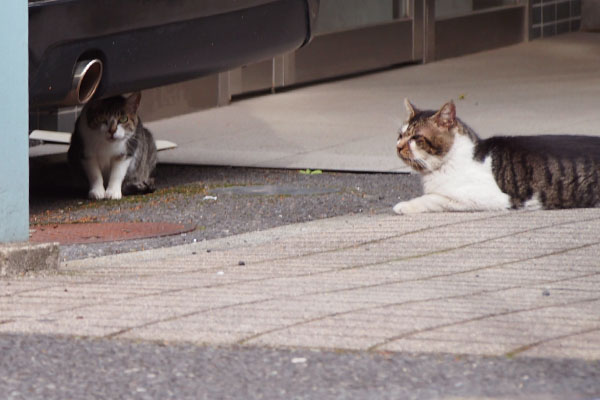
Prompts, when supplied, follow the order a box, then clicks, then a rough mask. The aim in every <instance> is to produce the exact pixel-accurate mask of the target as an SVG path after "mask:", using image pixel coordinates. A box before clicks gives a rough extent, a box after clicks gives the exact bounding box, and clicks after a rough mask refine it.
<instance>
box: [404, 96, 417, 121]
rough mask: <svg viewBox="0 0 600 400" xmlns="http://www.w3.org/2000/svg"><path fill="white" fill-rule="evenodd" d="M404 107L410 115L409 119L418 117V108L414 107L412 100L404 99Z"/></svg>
mask: <svg viewBox="0 0 600 400" xmlns="http://www.w3.org/2000/svg"><path fill="white" fill-rule="evenodd" d="M404 107H406V113H407V114H408V119H412V117H414V116H415V115H417V108H416V107H415V106H413V105H412V103H411V102H410V100H408V99H407V98H405V99H404Z"/></svg>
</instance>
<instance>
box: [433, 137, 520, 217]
mask: <svg viewBox="0 0 600 400" xmlns="http://www.w3.org/2000/svg"><path fill="white" fill-rule="evenodd" d="M473 150H474V144H473V142H472V141H471V140H469V138H467V137H465V136H463V135H456V137H455V141H454V144H453V146H452V149H451V150H450V152H449V153H448V154H447V155H446V158H445V160H444V163H443V164H442V165H441V166H440V167H439V168H438V169H437V170H436V171H434V172H432V173H430V174H428V175H425V176H424V177H423V189H424V192H425V193H437V194H439V195H442V196H445V197H448V198H449V199H451V200H453V201H455V202H457V203H460V204H462V205H463V206H464V207H465V210H503V209H507V208H510V198H509V196H508V195H507V194H506V193H503V192H502V191H501V190H500V188H499V187H498V184H497V183H496V180H495V179H494V175H493V173H492V160H491V158H490V157H487V158H486V159H485V161H484V162H483V163H481V162H479V161H475V160H474V159H473Z"/></svg>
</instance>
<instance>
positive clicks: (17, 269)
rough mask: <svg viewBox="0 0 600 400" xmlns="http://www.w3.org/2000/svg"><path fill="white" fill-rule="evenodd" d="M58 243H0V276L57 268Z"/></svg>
mask: <svg viewBox="0 0 600 400" xmlns="http://www.w3.org/2000/svg"><path fill="white" fill-rule="evenodd" d="M58 255H59V247H58V243H41V244H34V243H29V242H17V243H2V244H0V277H3V276H11V275H22V274H25V273H27V272H33V271H35V272H40V271H45V270H57V269H58V266H59V262H58Z"/></svg>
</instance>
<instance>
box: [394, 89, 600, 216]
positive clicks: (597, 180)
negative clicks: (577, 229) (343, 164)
mask: <svg viewBox="0 0 600 400" xmlns="http://www.w3.org/2000/svg"><path fill="white" fill-rule="evenodd" d="M405 105H406V110H407V112H408V114H409V118H408V121H407V122H406V123H405V124H404V125H403V126H402V129H401V131H400V133H399V138H398V142H397V144H396V150H397V153H398V156H399V157H400V158H401V159H402V160H403V161H404V162H405V163H406V164H408V165H409V166H410V167H411V168H412V169H414V170H416V171H418V172H420V173H421V175H422V181H423V191H424V195H423V196H421V197H418V198H415V199H412V200H409V201H403V202H400V203H398V204H396V205H395V206H394V211H395V212H396V213H398V214H411V213H421V212H432V211H475V210H506V209H521V208H525V209H540V208H543V209H555V208H577V207H597V206H600V138H596V137H589V136H569V135H543V136H521V137H508V136H498V137H492V138H489V139H484V140H482V139H480V138H479V137H478V136H477V134H476V133H475V132H474V131H473V130H472V129H471V128H469V127H468V126H467V125H466V124H464V123H463V122H462V121H461V120H460V119H458V118H457V117H456V108H455V106H454V103H453V102H452V101H451V102H449V103H447V104H445V105H444V106H443V107H442V108H441V109H440V110H439V111H421V110H418V109H416V108H415V107H414V106H413V105H412V104H411V103H410V102H409V101H408V99H407V100H405Z"/></svg>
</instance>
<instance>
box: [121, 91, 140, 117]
mask: <svg viewBox="0 0 600 400" xmlns="http://www.w3.org/2000/svg"><path fill="white" fill-rule="evenodd" d="M141 100H142V92H134V93H132V94H131V95H129V97H128V98H126V99H125V107H126V109H127V112H128V113H129V114H135V113H137V109H138V107H139V106H140V101H141Z"/></svg>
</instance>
